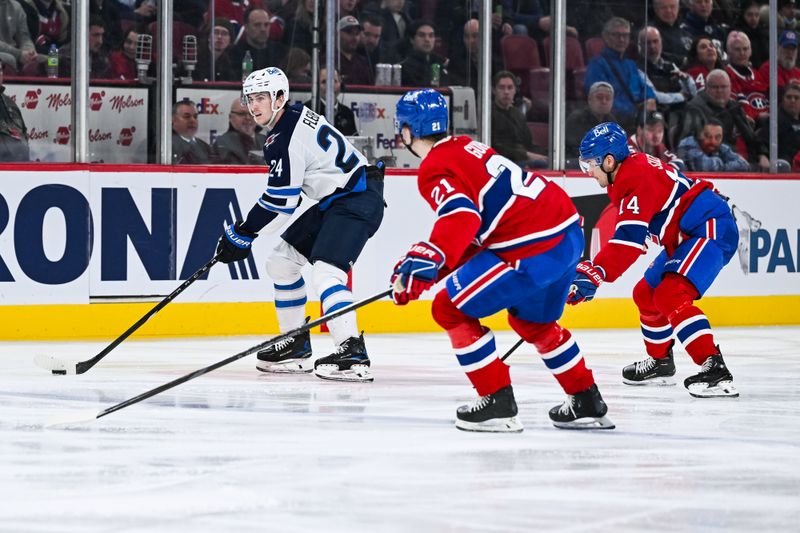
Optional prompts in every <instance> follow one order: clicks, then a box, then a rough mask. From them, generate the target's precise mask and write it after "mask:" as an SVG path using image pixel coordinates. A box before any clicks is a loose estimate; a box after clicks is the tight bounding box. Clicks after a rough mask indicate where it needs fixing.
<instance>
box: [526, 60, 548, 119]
mask: <svg viewBox="0 0 800 533" xmlns="http://www.w3.org/2000/svg"><path fill="white" fill-rule="evenodd" d="M528 87H529V88H530V91H529V94H530V98H531V110H530V111H529V112H528V116H530V117H533V118H535V119H540V120H547V118H548V112H549V111H550V69H549V68H545V67H539V68H534V69H531V70H529V71H528Z"/></svg>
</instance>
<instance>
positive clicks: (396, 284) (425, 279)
mask: <svg viewBox="0 0 800 533" xmlns="http://www.w3.org/2000/svg"><path fill="white" fill-rule="evenodd" d="M443 264H444V254H442V252H440V251H439V250H438V249H437V248H436V247H435V246H433V245H432V244H429V243H427V242H418V243H417V244H415V245H414V246H412V247H411V249H410V250H409V251H408V253H407V254H406V255H405V257H403V258H402V259H401V260H400V261H398V263H397V264H396V265H395V267H394V274H392V280H391V284H392V300H394V303H396V304H397V305H405V304H407V303H408V302H410V301H411V300H417V299H419V297H420V296H421V295H422V293H423V292H425V291H426V290H428V289H430V288H431V287H432V286H433V284H434V283H436V279H437V275H438V272H439V268H440V267H441V266H442V265H443Z"/></svg>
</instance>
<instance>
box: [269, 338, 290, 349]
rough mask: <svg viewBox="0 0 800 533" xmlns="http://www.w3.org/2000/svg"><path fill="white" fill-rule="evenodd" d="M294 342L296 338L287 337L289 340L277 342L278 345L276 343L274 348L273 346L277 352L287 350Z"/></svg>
mask: <svg viewBox="0 0 800 533" xmlns="http://www.w3.org/2000/svg"><path fill="white" fill-rule="evenodd" d="M293 342H294V337H287V338H285V339H283V340H280V341H278V342H276V343H275V344H273V345H272V346H273V347H274V348H275V349H276V350H283V349H284V348H286V347H287V346H289V345H290V344H292V343H293Z"/></svg>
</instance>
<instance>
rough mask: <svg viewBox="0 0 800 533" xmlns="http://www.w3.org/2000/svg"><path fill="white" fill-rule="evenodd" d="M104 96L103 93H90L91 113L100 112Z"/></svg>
mask: <svg viewBox="0 0 800 533" xmlns="http://www.w3.org/2000/svg"><path fill="white" fill-rule="evenodd" d="M105 95H106V92H105V91H100V92H97V93H92V94H91V95H90V96H89V109H91V110H92V111H100V108H101V107H103V97H104V96H105Z"/></svg>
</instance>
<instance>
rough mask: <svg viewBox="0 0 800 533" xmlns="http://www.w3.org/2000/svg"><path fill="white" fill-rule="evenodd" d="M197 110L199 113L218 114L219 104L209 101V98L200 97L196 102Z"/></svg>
mask: <svg viewBox="0 0 800 533" xmlns="http://www.w3.org/2000/svg"><path fill="white" fill-rule="evenodd" d="M197 112H198V113H199V114H201V115H219V104H215V103H213V102H212V101H211V98H201V99H200V101H199V102H197Z"/></svg>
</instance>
